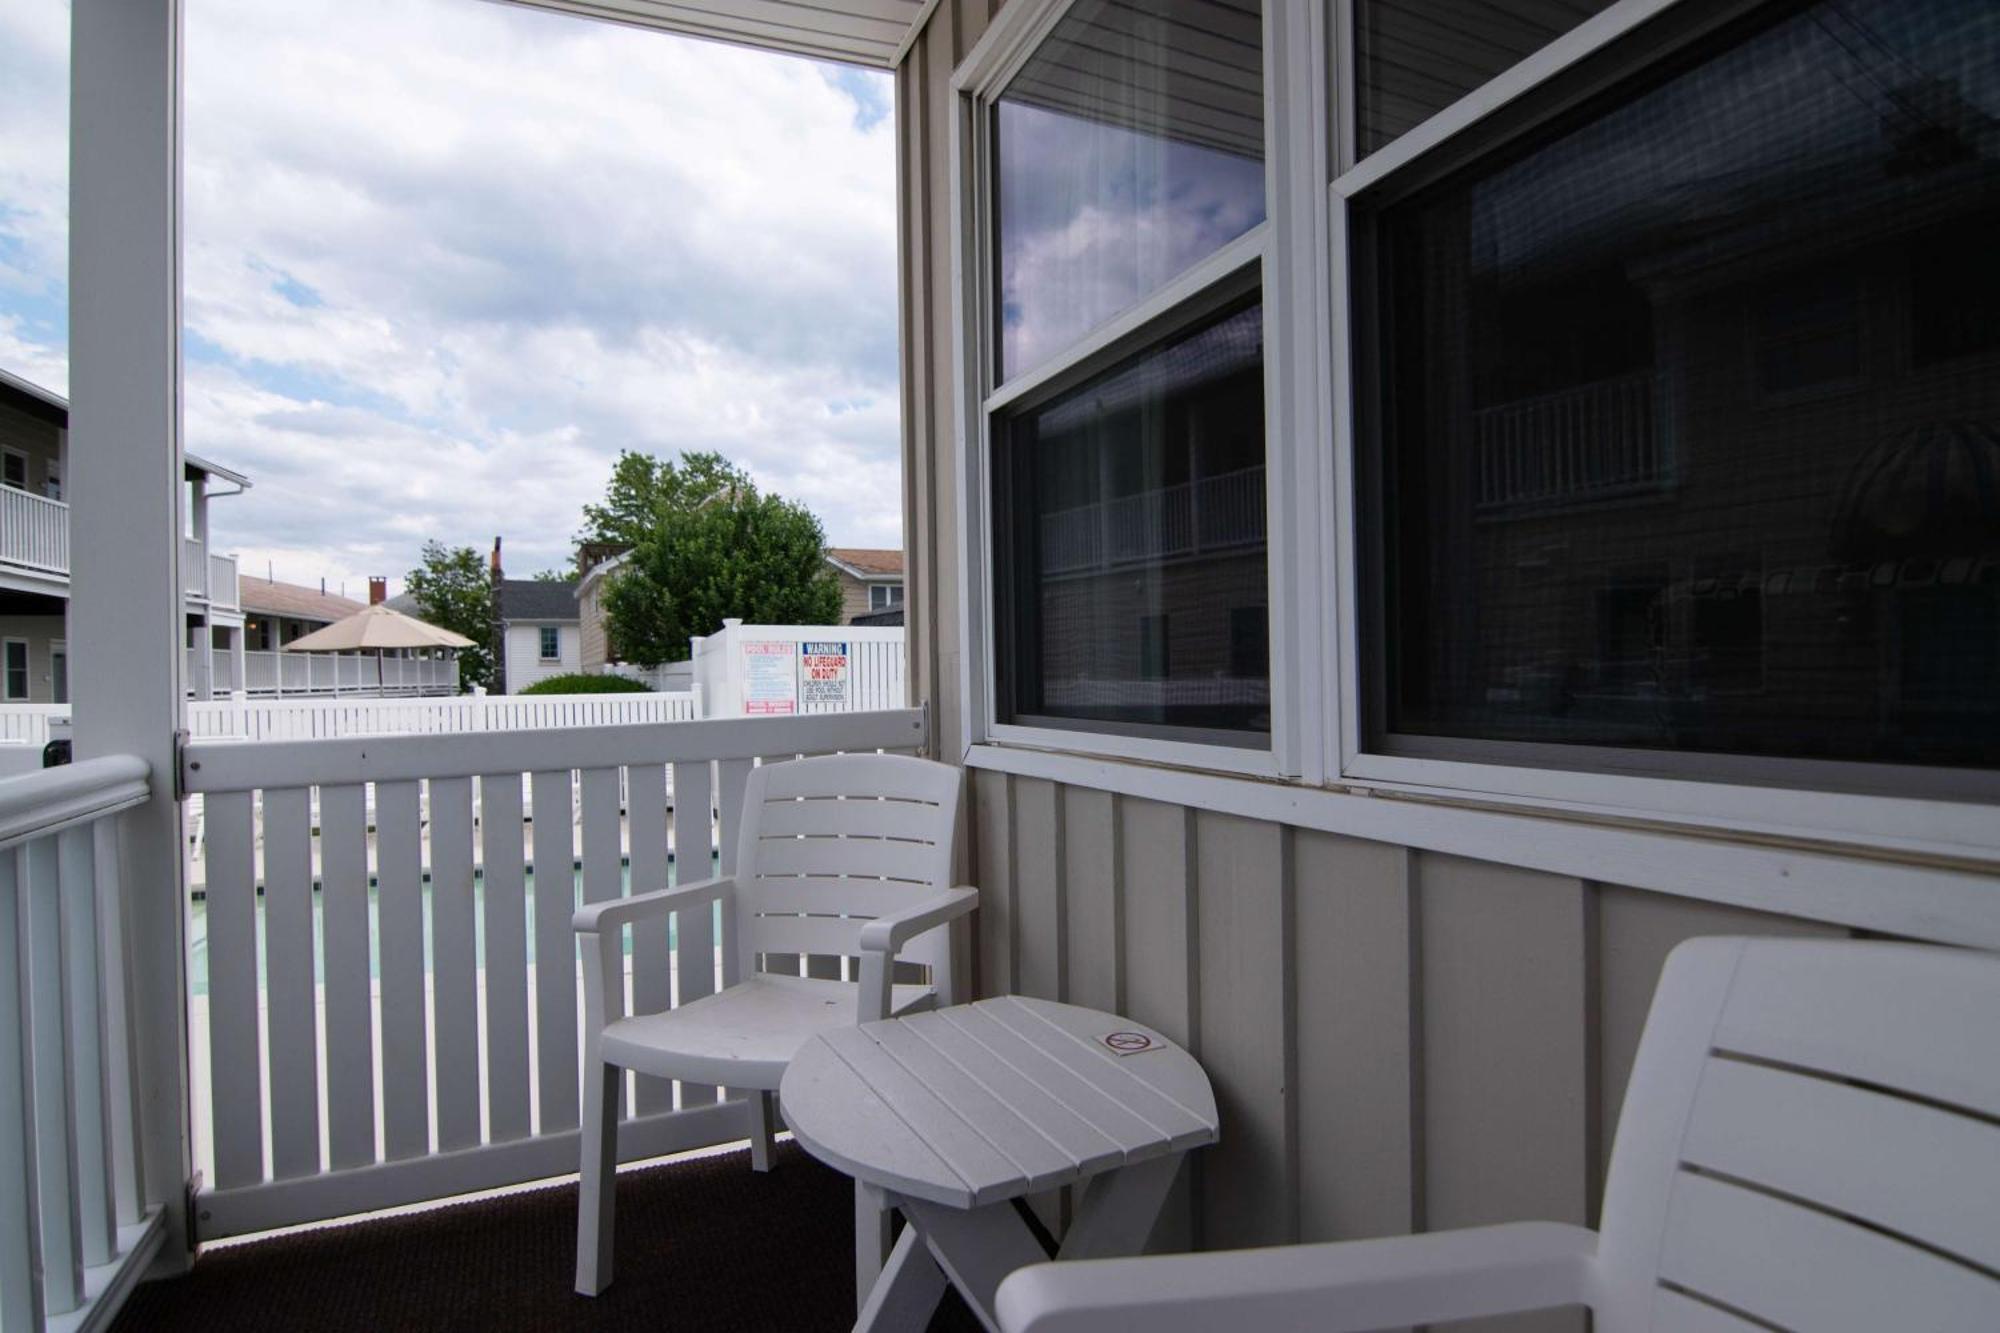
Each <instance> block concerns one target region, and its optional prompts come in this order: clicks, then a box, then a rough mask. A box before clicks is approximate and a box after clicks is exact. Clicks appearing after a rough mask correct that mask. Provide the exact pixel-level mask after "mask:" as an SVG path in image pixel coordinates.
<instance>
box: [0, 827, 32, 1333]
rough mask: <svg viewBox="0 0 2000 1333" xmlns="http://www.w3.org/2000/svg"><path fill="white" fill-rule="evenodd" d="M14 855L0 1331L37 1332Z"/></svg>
mask: <svg viewBox="0 0 2000 1333" xmlns="http://www.w3.org/2000/svg"><path fill="white" fill-rule="evenodd" d="M18 863H19V859H18V858H17V857H15V856H13V855H10V854H7V853H5V852H0V1333H41V1328H42V1314H43V1306H42V1278H41V1272H42V1254H41V1250H42V1243H41V1225H40V1219H41V1211H42V1205H41V1182H40V1180H39V1179H38V1175H39V1173H38V1172H37V1170H36V1166H37V1159H38V1153H37V1151H36V1141H35V1132H34V1104H35V1065H34V1057H33V1043H32V1042H31V1040H30V1039H29V1033H30V1030H31V1028H32V1026H33V1023H34V1015H35V998H34V993H33V991H32V990H31V988H30V986H29V967H28V947H29V940H30V939H31V937H32V932H31V930H30V927H29V923H28V890H27V886H26V885H25V884H24V883H23V882H22V881H21V878H20V876H19V875H18V874H17V873H16V867H17V865H18Z"/></svg>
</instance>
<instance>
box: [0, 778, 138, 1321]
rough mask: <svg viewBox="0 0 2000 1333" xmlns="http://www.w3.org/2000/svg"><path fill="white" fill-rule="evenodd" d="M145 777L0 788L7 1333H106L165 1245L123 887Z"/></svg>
mask: <svg viewBox="0 0 2000 1333" xmlns="http://www.w3.org/2000/svg"><path fill="white" fill-rule="evenodd" d="M147 776H148V775H147V771H146V765H145V764H144V763H143V762H142V761H140V760H138V759H133V758H127V757H113V758H104V759H94V760H89V761H86V762H84V763H79V764H73V765H70V766H67V767H64V768H56V769H49V770H46V771H44V772H38V773H31V774H28V775H26V776H24V777H18V778H11V779H8V780H7V781H4V782H0V1333H43V1330H45V1329H52V1328H58V1327H60V1328H82V1327H104V1326H106V1325H108V1324H109V1323H110V1319H111V1316H112V1315H113V1314H115V1313H116V1311H117V1308H118V1306H119V1305H120V1304H122V1303H123V1301H124V1299H125V1295H126V1293H127V1292H128V1291H129V1290H130V1287H131V1284H132V1283H133V1282H134V1281H136V1280H137V1277H138V1275H139V1274H140V1273H141V1272H143V1271H144V1269H145V1267H146V1265H147V1264H148V1263H149V1262H151V1260H152V1257H153V1254H154V1252H155V1251H156V1250H157V1249H158V1247H159V1244H160V1239H161V1234H162V1232H161V1226H160V1223H161V1213H160V1210H159V1209H158V1208H157V1207H154V1208H150V1209H149V1208H148V1207H147V1206H146V1203H145V1198H144V1192H143V1185H142V1182H141V1180H140V1175H139V1148H138V1143H139V1139H138V1134H137V1129H136V1117H137V1115H138V1103H137V1101H136V1100H135V1096H134V1077H133V1060H134V1050H133V1047H132V1042H131V1033H130V1029H129V1027H128V1026H127V1013H128V1005H129V997H128V995H127V993H126V975H127V972H126V945H125V939H124V934H123V927H122V911H123V904H122V901H121V896H120V895H121V889H120V882H119V881H120V871H121V865H120V859H121V839H120V824H121V820H120V815H121V812H122V811H124V810H127V809H129V808H131V807H133V806H135V805H138V804H140V803H141V802H143V801H144V800H145V799H146V797H147V790H148V787H147Z"/></svg>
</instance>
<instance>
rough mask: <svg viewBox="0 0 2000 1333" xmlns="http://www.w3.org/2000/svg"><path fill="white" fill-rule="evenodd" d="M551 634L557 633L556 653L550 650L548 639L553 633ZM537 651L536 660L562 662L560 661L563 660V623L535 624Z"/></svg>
mask: <svg viewBox="0 0 2000 1333" xmlns="http://www.w3.org/2000/svg"><path fill="white" fill-rule="evenodd" d="M551 634H553V635H555V638H556V650H555V652H554V653H550V652H549V651H548V646H549V640H548V636H549V635H551ZM535 653H536V660H537V661H541V662H560V661H562V626H561V625H537V626H535Z"/></svg>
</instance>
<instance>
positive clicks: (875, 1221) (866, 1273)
mask: <svg viewBox="0 0 2000 1333" xmlns="http://www.w3.org/2000/svg"><path fill="white" fill-rule="evenodd" d="M892 1220H893V1219H891V1217H890V1216H889V1208H888V1203H887V1201H886V1200H885V1199H884V1198H883V1197H882V1192H881V1191H880V1190H876V1189H871V1188H869V1187H868V1186H866V1185H863V1184H861V1183H860V1182H859V1181H856V1182H855V1185H854V1306H855V1309H857V1310H860V1309H864V1308H866V1306H867V1304H868V1294H869V1293H870V1292H872V1291H873V1290H875V1280H876V1279H877V1278H879V1277H881V1276H882V1263H883V1261H884V1260H886V1259H887V1258H888V1257H889V1230H890V1227H889V1224H890V1222H891V1221H892Z"/></svg>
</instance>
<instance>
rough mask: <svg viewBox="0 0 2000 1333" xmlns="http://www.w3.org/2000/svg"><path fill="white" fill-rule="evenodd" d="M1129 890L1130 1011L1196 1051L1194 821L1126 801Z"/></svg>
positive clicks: (1168, 808) (1173, 809) (1123, 843)
mask: <svg viewBox="0 0 2000 1333" xmlns="http://www.w3.org/2000/svg"><path fill="white" fill-rule="evenodd" d="M1119 820H1120V823H1121V825H1122V831H1121V833H1120V836H1119V853H1120V857H1121V859H1122V861H1123V866H1124V868H1123V871H1122V877H1123V881H1124V890H1125V899H1124V901H1125V934H1124V940H1123V946H1124V950H1123V952H1124V971H1125V1005H1124V1008H1123V1009H1122V1010H1120V1012H1122V1013H1126V1014H1130V1015H1131V1016H1132V1017H1133V1018H1136V1019H1138V1020H1139V1021H1140V1022H1141V1023H1144V1024H1146V1025H1147V1026H1148V1027H1154V1028H1158V1029H1159V1030H1160V1031H1161V1032H1163V1033H1165V1034H1166V1035H1167V1036H1168V1037H1171V1038H1172V1039H1173V1040H1175V1041H1177V1042H1179V1043H1180V1044H1181V1045H1183V1046H1185V1047H1187V1048H1188V1049H1189V1050H1191V1051H1194V1052H1195V1054H1196V1055H1197V1056H1199V1055H1200V1050H1199V1049H1198V1047H1197V1045H1196V1040H1197V1032H1196V1021H1197V1015H1196V1012H1195V996H1196V993H1197V992H1196V988H1195V966H1196V964H1195V947H1194V945H1195V931H1196V925H1195V920H1194V912H1195V880H1194V856H1195V852H1194V813H1193V811H1191V810H1189V809H1188V808H1187V807H1186V806H1181V805H1165V804H1162V803H1161V802H1158V801H1141V800H1137V799H1132V798H1127V799H1126V800H1124V801H1121V802H1120V803H1119Z"/></svg>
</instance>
